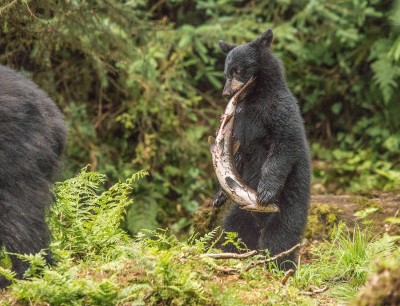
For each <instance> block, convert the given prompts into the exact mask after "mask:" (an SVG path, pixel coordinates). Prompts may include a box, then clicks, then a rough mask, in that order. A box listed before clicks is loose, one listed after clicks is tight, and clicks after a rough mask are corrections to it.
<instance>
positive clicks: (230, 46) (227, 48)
mask: <svg viewBox="0 0 400 306" xmlns="http://www.w3.org/2000/svg"><path fill="white" fill-rule="evenodd" d="M218 44H219V47H220V48H221V50H222V52H224V53H228V52H229V51H231V50H232V49H233V48H235V47H236V45H234V44H228V43H226V42H224V41H222V40H220V41H219V42H218Z"/></svg>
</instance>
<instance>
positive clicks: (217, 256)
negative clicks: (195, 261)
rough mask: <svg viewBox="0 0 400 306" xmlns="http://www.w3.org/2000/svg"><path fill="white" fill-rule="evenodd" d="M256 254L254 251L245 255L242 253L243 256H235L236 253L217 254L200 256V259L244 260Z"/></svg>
mask: <svg viewBox="0 0 400 306" xmlns="http://www.w3.org/2000/svg"><path fill="white" fill-rule="evenodd" d="M255 254H257V251H256V250H253V251H250V252H247V253H243V254H237V253H217V254H201V255H200V257H201V258H203V257H210V258H214V259H231V258H233V259H244V258H248V257H251V256H253V255H255Z"/></svg>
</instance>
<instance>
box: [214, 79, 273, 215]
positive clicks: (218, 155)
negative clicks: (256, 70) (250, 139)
mask: <svg viewBox="0 0 400 306" xmlns="http://www.w3.org/2000/svg"><path fill="white" fill-rule="evenodd" d="M254 79H255V78H254V77H253V78H251V79H250V80H249V81H248V82H247V83H246V84H245V85H243V87H242V88H240V90H239V91H238V92H237V93H236V94H235V95H234V96H233V97H232V98H231V99H230V100H229V102H228V105H227V106H226V109H225V113H224V114H223V115H222V117H221V126H220V127H219V129H218V130H217V134H216V138H214V137H212V136H210V137H209V138H208V143H209V146H210V152H211V157H212V161H213V166H214V170H215V174H216V176H217V178H218V181H219V183H220V185H221V188H222V191H223V192H224V193H225V195H226V196H227V197H228V198H229V199H231V200H232V201H233V202H235V203H236V204H238V205H239V207H240V208H241V209H244V210H248V211H254V212H265V213H272V212H279V207H278V206H277V205H276V204H268V205H258V203H257V194H256V191H255V190H254V189H252V188H250V187H249V186H247V185H246V184H245V183H244V182H243V181H242V179H241V178H240V176H239V174H238V172H237V170H236V168H235V165H234V164H233V157H234V155H235V153H236V150H235V149H234V146H235V145H234V143H233V142H234V141H233V123H234V120H235V112H236V107H237V104H238V101H239V98H240V96H241V94H242V93H244V92H245V91H246V90H247V89H248V87H249V86H250V85H251V84H252V83H253V82H254Z"/></svg>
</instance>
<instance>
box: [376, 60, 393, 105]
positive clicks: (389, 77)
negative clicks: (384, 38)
mask: <svg viewBox="0 0 400 306" xmlns="http://www.w3.org/2000/svg"><path fill="white" fill-rule="evenodd" d="M371 67H372V70H373V72H374V77H373V79H374V82H375V84H377V85H378V86H379V89H380V90H381V93H382V96H383V99H384V101H385V102H386V103H388V102H389V101H390V100H391V99H392V97H393V94H394V91H395V89H399V80H400V66H395V65H394V63H393V62H392V61H391V60H390V59H389V58H387V57H382V58H380V59H378V60H376V61H375V62H374V63H372V65H371Z"/></svg>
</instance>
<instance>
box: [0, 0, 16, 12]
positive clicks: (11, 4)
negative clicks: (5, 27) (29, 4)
mask: <svg viewBox="0 0 400 306" xmlns="http://www.w3.org/2000/svg"><path fill="white" fill-rule="evenodd" d="M15 2H17V0H14V1H12V2H10V3H8V4H6V5H4V6H2V7H0V14H1V13H2V12H3V11H5V10H6V9H7V8H9V7H10V6H13V5H14V4H15Z"/></svg>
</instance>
